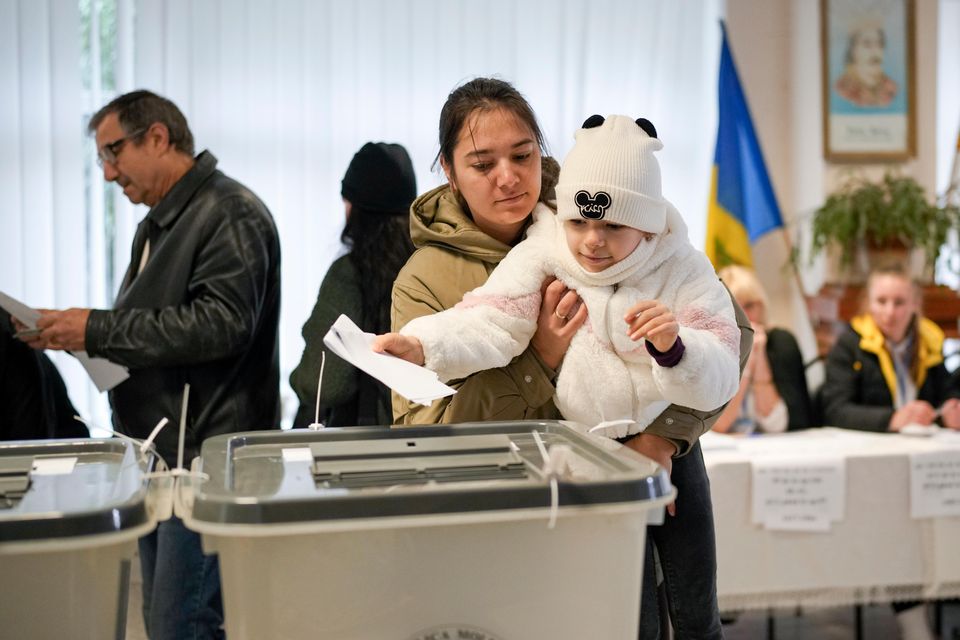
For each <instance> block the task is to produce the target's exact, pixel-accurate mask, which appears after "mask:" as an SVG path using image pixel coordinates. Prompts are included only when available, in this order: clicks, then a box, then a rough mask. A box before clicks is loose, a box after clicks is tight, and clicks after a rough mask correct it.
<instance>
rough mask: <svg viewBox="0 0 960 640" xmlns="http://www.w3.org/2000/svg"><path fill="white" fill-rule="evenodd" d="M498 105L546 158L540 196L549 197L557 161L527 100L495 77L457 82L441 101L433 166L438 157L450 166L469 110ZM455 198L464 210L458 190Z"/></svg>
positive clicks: (544, 198)
mask: <svg viewBox="0 0 960 640" xmlns="http://www.w3.org/2000/svg"><path fill="white" fill-rule="evenodd" d="M500 108H502V109H506V110H507V111H509V112H510V113H512V114H513V115H514V116H515V117H516V118H517V119H518V120H519V121H520V122H522V123H523V124H525V125H526V126H527V127H529V128H530V131H531V132H533V137H534V139H535V140H536V141H537V146H538V147H539V148H540V153H541V155H542V156H543V158H544V159H545V160H546V162H544V163H543V164H542V167H543V176H542V179H541V180H542V184H541V188H540V195H541V198H540V199H541V200H543V201H545V200H547V199H549V198H548V196H549V195H550V194H552V193H553V188H554V187H555V186H556V184H557V174H558V171H557V162H556V160H553V158H548V156H547V150H546V145H545V144H544V141H543V132H542V131H541V130H540V124H539V123H538V122H537V116H536V114H534V112H533V109H532V108H531V107H530V103H529V102H527V99H526V98H524V97H523V95H522V94H521V93H520V92H519V91H517V90H516V89H515V88H514V86H513V85H512V84H510V83H509V82H506V81H504V80H498V79H497V78H474V79H473V80H470V81H468V82H465V83H464V84H462V85H460V86H459V87H457V88H456V89H454V90H453V91H451V92H450V95H449V96H447V101H446V102H444V103H443V108H442V109H441V110H440V135H439V140H440V150H439V151H438V152H437V157H436V158H435V159H434V162H433V164H434V167H436V165H437V162H438V161H439V160H440V159H441V158H442V159H443V161H444V162H445V163H447V165H449V166H451V167H452V166H453V149H454V147H456V146H457V140H459V138H460V132H461V131H462V130H463V127H464V125H465V124H466V122H467V118H469V117H470V115H471V114H473V113H474V112H475V111H481V112H484V111H492V110H494V109H500ZM458 198H459V199H460V204H461V206H463V208H464V211H467V207H466V202H464V201H463V198H462V197H460V196H459V194H458Z"/></svg>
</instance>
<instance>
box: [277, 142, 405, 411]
mask: <svg viewBox="0 0 960 640" xmlns="http://www.w3.org/2000/svg"><path fill="white" fill-rule="evenodd" d="M340 195H341V196H342V197H343V202H344V206H345V208H346V218H347V222H346V225H345V227H344V229H343V233H341V234H340V240H341V241H342V242H343V244H344V245H345V246H346V247H347V248H348V253H347V254H346V255H344V256H343V257H341V258H339V259H337V260H336V261H334V263H333V264H332V265H330V269H329V270H328V271H327V275H326V276H325V277H324V279H323V283H322V284H321V285H320V292H319V294H318V295H317V302H316V304H315V305H314V308H313V312H312V313H311V314H310V319H309V320H307V322H306V324H304V325H303V339H304V341H305V343H306V345H305V348H304V351H303V356H302V357H301V359H300V364H299V365H297V368H296V369H294V370H293V373H292V374H291V375H290V386H291V387H292V388H293V390H294V391H295V392H296V394H297V398H298V399H299V400H300V409H299V410H298V411H297V415H296V418H295V419H294V423H293V424H294V426H296V427H305V426H307V425H309V424H311V423H312V422H314V419H315V416H316V411H317V409H316V407H317V400H318V399H317V378H318V376H319V375H320V360H321V352H322V350H323V336H324V335H326V333H327V331H329V329H330V326H331V325H332V324H333V323H334V321H335V320H336V319H337V318H338V317H339V316H340V314H341V313H343V314H346V315H347V316H348V317H349V318H350V319H352V320H353V321H354V322H356V323H357V324H358V325H359V326H360V328H361V329H363V330H364V331H366V332H370V333H378V334H379V333H385V332H387V331H389V330H390V291H391V288H392V287H393V281H394V279H395V278H396V277H397V273H398V272H399V271H400V268H401V267H402V266H403V265H404V264H405V263H406V261H407V258H409V257H410V254H411V253H413V243H412V242H411V240H410V231H409V222H408V212H409V209H410V204H411V203H412V202H413V200H414V198H415V197H416V195H417V181H416V177H415V176H414V172H413V163H412V162H411V161H410V156H409V155H408V154H407V150H406V149H404V148H403V146H402V145H399V144H390V143H386V142H368V143H366V144H365V145H363V146H362V147H361V148H360V150H359V151H357V153H356V154H355V155H354V156H353V159H352V160H351V161H350V165H349V166H348V167H347V172H346V174H345V175H344V176H343V182H342V183H341V188H340ZM319 421H320V422H321V423H323V424H324V425H325V426H327V427H344V426H355V425H389V424H391V423H392V422H393V415H392V412H391V408H390V390H389V389H388V388H387V387H385V386H384V385H383V384H381V383H380V382H378V381H376V380H374V379H373V378H371V377H370V376H368V375H367V374H365V373H364V372H362V371H360V370H359V369H357V368H355V367H354V366H353V365H351V364H350V363H348V362H346V361H345V360H343V359H341V358H340V357H339V356H337V355H334V354H333V353H327V358H326V365H325V368H324V372H323V385H322V389H321V392H320V398H319Z"/></svg>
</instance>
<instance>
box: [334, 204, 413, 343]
mask: <svg viewBox="0 0 960 640" xmlns="http://www.w3.org/2000/svg"><path fill="white" fill-rule="evenodd" d="M340 240H341V241H342V242H343V244H345V245H346V246H347V247H349V249H350V253H349V254H348V256H349V259H350V261H351V262H352V263H353V266H354V268H356V270H357V272H358V274H359V277H360V282H361V284H362V287H363V320H362V322H361V326H360V328H361V329H363V330H364V331H367V332H372V333H378V334H379V333H386V332H388V331H390V294H391V290H392V289H393V281H394V280H396V278H397V274H398V273H399V272H400V269H401V268H402V267H403V265H404V264H406V262H407V258H409V257H410V254H412V253H413V242H412V241H411V240H410V221H409V218H408V217H407V216H405V215H388V214H384V213H375V212H371V211H367V210H366V209H364V208H363V207H360V206H357V205H353V206H352V208H351V209H350V215H349V216H348V217H347V224H346V226H345V227H344V228H343V233H341V234H340Z"/></svg>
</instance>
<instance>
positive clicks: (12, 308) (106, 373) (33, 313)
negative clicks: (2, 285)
mask: <svg viewBox="0 0 960 640" xmlns="http://www.w3.org/2000/svg"><path fill="white" fill-rule="evenodd" d="M0 307H2V308H3V310H4V311H6V312H7V313H9V314H10V315H12V316H13V317H14V318H16V319H17V320H19V321H20V322H22V323H23V324H25V325H26V326H27V327H28V328H30V329H36V328H37V320H39V319H40V312H39V311H37V310H36V309H32V308H30V307H28V306H27V305H25V304H23V303H22V302H20V301H19V300H17V299H16V298H12V297H10V296H8V295H7V294H5V293H4V292H2V291H0ZM70 353H71V355H73V356H74V357H75V358H76V359H77V360H78V361H79V362H80V364H82V365H83V368H84V369H86V370H87V375H89V376H90V379H91V380H93V384H95V385H96V386H97V389H98V390H99V391H109V390H110V389H113V388H114V387H115V386H117V385H118V384H120V383H121V382H123V381H124V380H126V379H127V378H129V377H130V372H129V371H128V370H127V368H126V367H123V366H120V365H119V364H114V363H113V362H110V361H109V360H107V359H105V358H91V357H90V356H88V355H87V352H86V351H71V352H70Z"/></svg>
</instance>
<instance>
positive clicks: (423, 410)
mask: <svg viewBox="0 0 960 640" xmlns="http://www.w3.org/2000/svg"><path fill="white" fill-rule="evenodd" d="M543 146H544V145H543V139H542V135H541V133H540V128H539V126H538V124H537V121H536V117H535V115H534V114H533V111H532V109H531V108H530V106H529V104H527V102H526V100H525V99H524V98H523V97H522V96H521V95H520V94H519V92H517V91H516V89H514V88H513V87H512V86H511V85H510V84H508V83H506V82H503V81H499V80H494V79H487V78H478V79H475V80H472V81H470V82H468V83H466V84H464V85H462V86H460V87H458V88H457V89H455V90H454V91H453V92H452V93H451V94H450V96H449V97H448V99H447V102H446V104H445V105H444V107H443V110H442V112H441V117H440V152H439V154H438V159H439V162H440V165H441V167H442V168H443V170H444V173H445V174H446V176H447V179H448V181H449V184H447V185H444V186H443V187H440V188H438V189H435V190H433V191H431V192H429V193H427V194H425V195H423V196H421V197H420V198H419V199H418V200H417V201H415V202H414V205H413V207H412V211H411V235H412V238H413V241H414V244H415V245H416V246H417V251H416V252H415V253H414V255H413V256H412V257H411V259H410V260H409V262H408V263H407V265H406V266H405V267H404V269H403V270H402V271H401V272H400V274H399V276H398V278H397V281H396V283H395V285H394V294H393V304H394V306H393V313H392V324H393V328H394V329H395V330H399V329H401V328H403V327H404V326H405V325H407V324H408V323H409V322H410V321H412V320H414V319H416V318H418V317H421V316H426V315H429V314H434V313H437V312H440V311H443V310H446V309H450V308H452V307H453V306H454V305H456V304H457V303H458V302H460V301H461V299H462V298H463V296H464V294H465V293H467V292H469V291H471V290H473V289H475V288H477V287H479V286H481V285H483V284H484V283H485V282H486V281H487V278H488V276H489V275H490V273H491V272H492V271H493V269H494V267H496V266H497V265H498V264H499V263H500V262H501V261H502V260H503V259H504V257H505V256H506V255H507V253H508V252H509V251H510V249H511V248H512V247H513V246H515V245H516V244H518V243H519V242H520V241H521V240H522V239H523V237H524V234H525V232H526V231H527V229H528V228H529V227H530V225H531V223H532V222H533V219H532V218H533V216H532V214H533V211H534V209H535V208H537V206H538V203H549V204H552V199H553V187H554V185H555V184H556V168H555V163H554V162H552V161H551V160H550V159H549V158H546V159H545V158H543V157H542V152H543ZM541 291H542V296H534V298H532V299H530V300H529V301H528V302H529V303H530V304H536V305H538V306H539V309H537V310H533V311H532V314H531V313H530V312H528V315H532V316H533V317H535V319H536V321H535V322H536V328H535V330H534V331H533V335H532V337H531V338H530V341H529V346H528V347H527V348H526V349H524V350H523V352H522V353H520V355H518V356H517V357H515V358H513V360H512V361H510V362H509V364H507V365H506V366H503V367H500V368H496V369H488V370H484V371H480V372H478V373H474V374H472V375H469V376H467V377H466V378H464V379H462V380H455V381H452V382H450V384H451V386H453V387H455V388H457V389H458V393H457V394H456V395H455V396H453V398H447V399H444V400H440V401H437V402H435V403H434V404H433V405H432V406H430V407H417V406H415V405H412V404H410V403H407V402H406V401H405V400H403V399H401V398H399V397H397V396H396V395H394V417H395V420H396V421H397V422H399V423H404V424H425V423H439V422H447V423H449V422H464V421H471V420H496V419H501V420H517V419H528V418H557V417H560V416H559V412H558V411H557V409H556V407H555V406H554V404H553V401H552V398H553V397H554V396H555V394H556V389H555V382H556V379H557V372H558V369H559V368H560V366H561V364H562V363H563V359H564V355H565V354H566V352H567V349H568V348H569V347H570V344H571V341H572V340H573V339H574V336H575V334H576V333H577V331H578V330H579V329H580V327H581V326H582V325H583V324H584V322H585V321H586V319H587V311H586V306H585V305H584V304H582V302H581V300H580V297H579V296H578V294H577V293H576V291H573V290H569V289H567V288H566V286H565V285H564V284H563V283H562V282H560V281H557V280H552V281H551V280H549V279H548V280H547V281H545V282H544V283H543V286H542V289H541ZM737 311H738V314H739V309H737ZM737 318H738V322H737V324H738V326H740V327H741V334H742V336H746V340H747V345H746V349H744V348H743V345H741V349H740V350H741V353H742V352H744V351H746V352H748V351H749V337H750V332H749V330H746V331H744V330H743V327H744V326H747V327H748V326H749V325H747V322H746V319H745V317H743V316H742V315H738V316H737ZM623 332H624V333H625V334H626V332H627V324H624V325H623ZM391 335H395V334H391ZM742 336H741V337H742ZM381 348H383V349H384V350H388V351H392V352H393V353H396V354H397V355H403V354H402V353H398V352H397V351H396V350H395V346H394V345H390V344H385V343H381ZM741 366H742V360H741ZM600 384H603V383H602V382H600ZM584 393H589V390H584ZM718 412H719V407H718V408H717V409H715V410H710V411H695V410H692V409H688V408H683V407H678V406H674V405H671V406H670V407H668V408H667V409H666V410H664V411H663V412H662V413H661V414H660V415H659V416H658V417H656V418H655V419H653V421H652V422H651V423H650V424H649V425H648V426H647V428H646V430H645V431H643V433H640V434H639V435H634V436H631V437H629V438H626V439H625V444H626V445H627V446H629V447H631V448H634V449H635V450H637V451H639V452H640V453H643V454H644V455H646V456H648V457H650V458H652V459H654V460H656V461H657V462H659V463H660V464H661V465H663V466H664V467H665V468H666V469H668V470H670V469H671V467H672V478H671V479H672V481H673V483H674V485H676V486H677V487H678V489H679V492H680V498H679V499H678V503H677V507H676V515H675V516H673V517H670V518H667V521H666V523H665V524H664V525H663V526H660V527H652V528H651V529H650V532H649V535H648V540H649V544H650V546H649V547H648V557H647V561H646V563H645V565H644V566H645V576H644V599H643V603H642V613H641V621H642V629H641V637H644V638H656V637H659V633H660V631H659V616H658V610H657V602H656V595H655V594H656V584H655V582H656V581H655V577H654V571H653V570H654V566H655V565H654V561H653V556H652V548H653V547H654V546H655V547H656V550H657V552H658V555H659V560H660V563H661V567H662V568H663V574H664V580H665V591H666V593H667V596H668V598H667V599H668V604H669V607H670V615H671V618H672V621H673V624H674V628H675V632H676V635H675V637H677V638H719V637H722V631H721V628H720V620H719V614H718V610H717V600H716V548H715V543H714V537H713V516H712V509H711V504H710V494H709V487H708V484H707V478H706V472H705V469H704V466H703V459H702V456H701V453H700V448H699V445H698V444H697V438H698V437H699V436H700V434H701V433H703V431H705V430H706V429H708V428H709V424H710V422H711V421H712V419H715V417H716V415H717V414H718ZM674 456H676V457H674Z"/></svg>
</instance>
